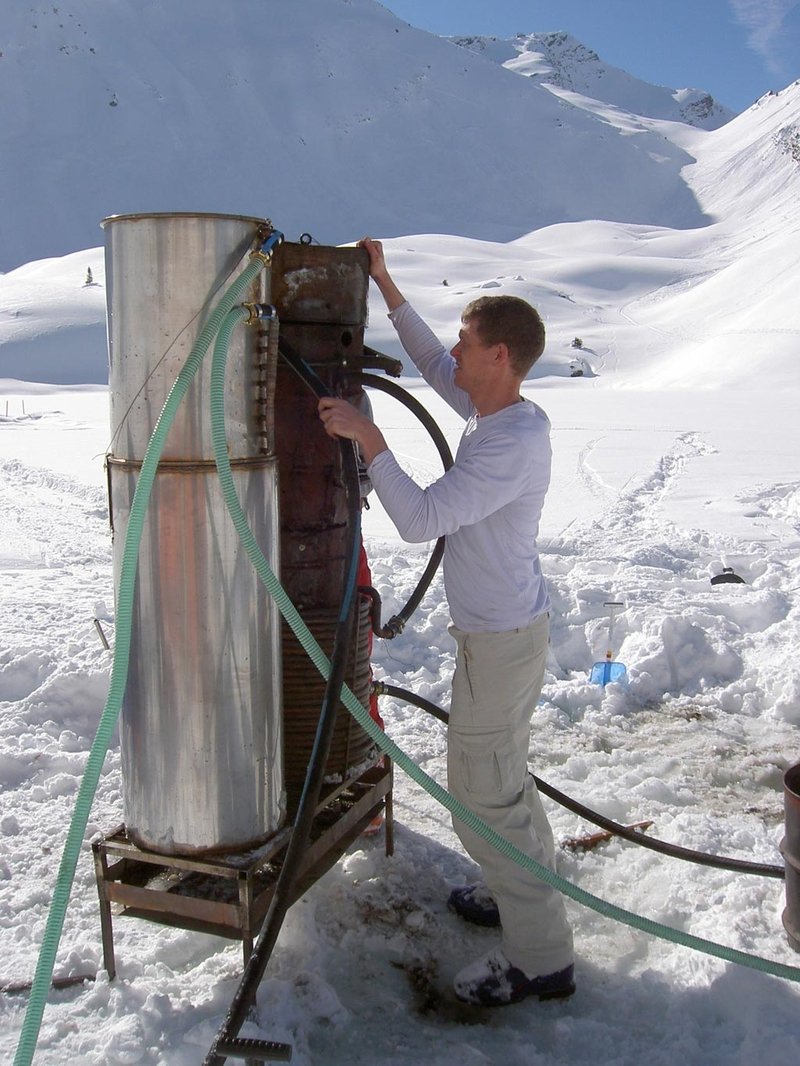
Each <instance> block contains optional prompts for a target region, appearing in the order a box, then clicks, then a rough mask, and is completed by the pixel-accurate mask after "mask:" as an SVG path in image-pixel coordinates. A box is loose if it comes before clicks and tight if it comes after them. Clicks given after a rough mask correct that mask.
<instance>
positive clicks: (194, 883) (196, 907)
mask: <svg viewBox="0 0 800 1066" xmlns="http://www.w3.org/2000/svg"><path fill="white" fill-rule="evenodd" d="M382 810H384V811H385V826H384V831H385V844H386V854H387V855H391V854H393V852H394V819H393V811H392V765H391V762H390V760H389V759H388V758H384V759H382V760H380V761H379V762H377V763H375V764H374V765H372V766H371V767H369V768H368V769H367V770H366V771H364V772H363V773H361V774H360V775H358V776H356V777H354V778H352V779H350V780H348V781H345V782H343V783H341V784H339V785H334V786H332V787H330V788H326V789H325V791H324V794H323V795H322V796H321V797H320V802H319V805H318V807H317V812H316V815H315V819H314V824H313V827H312V831H311V836H310V839H309V843H308V848H307V851H306V854H305V856H304V859H303V863H302V865H301V867H300V869H299V871H298V877H297V880H296V882H295V885H294V890H293V893H292V895H293V898H292V902H293V903H294V902H296V901H297V900H298V899H299V898H300V897H301V896H302V895H303V894H304V893H305V892H306V891H307V890H308V889H309V888H310V887H311V885H312V884H314V882H315V881H317V880H319V878H320V877H322V875H323V874H324V873H325V872H326V871H327V870H329V869H330V868H331V867H332V866H333V865H334V864H335V863H336V862H337V861H338V860H339V858H340V857H341V856H342V855H343V854H344V852H345V850H346V849H347V848H348V847H349V845H350V844H351V843H352V842H353V841H354V840H355V839H356V838H357V837H358V836H359V835H360V834H361V833H362V832H363V831H364V829H365V828H366V826H367V825H369V823H370V822H371V821H372V820H373V818H375V817H376V816H377V815H378V814H380V812H381V811H382ZM291 834H292V828H291V826H288V827H285V828H283V829H281V830H279V831H278V832H277V833H276V834H275V835H274V836H272V837H271V838H270V839H269V840H268V841H267V842H266V843H264V844H262V845H261V846H260V847H258V848H255V849H253V850H251V851H248V852H246V853H244V854H224V855H202V856H198V857H196V858H195V857H192V856H185V855H162V854H159V853H157V852H154V851H146V850H144V849H142V848H139V847H137V846H136V845H135V844H132V843H131V842H130V841H129V840H128V839H127V837H126V834H125V827H124V826H119V827H117V829H115V830H114V831H113V832H112V833H110V834H109V835H108V836H106V837H103V838H102V839H101V840H98V841H95V842H94V843H93V844H92V851H93V852H94V865H95V874H96V876H97V893H98V896H99V898H100V928H101V933H102V939H103V965H104V967H105V969H106V971H107V973H108V976H109V978H110V979H112V980H113V978H114V977H115V975H116V959H115V955H114V931H113V926H112V910H111V905H112V903H113V904H116V905H118V907H119V908H120V909H119V910H118V911H117V914H118V915H130V916H132V917H136V918H146V919H148V920H149V921H152V922H157V923H159V924H161V925H169V926H173V927H177V928H180V929H194V930H197V931H198V932H204V933H213V934H214V935H216V936H222V937H227V938H228V939H231V940H241V941H242V951H243V955H244V963H245V965H246V964H247V960H248V959H249V958H250V955H251V953H252V950H253V940H254V937H255V936H256V935H257V933H258V930H259V928H260V927H261V924H262V922H263V920H264V917H265V915H266V913H267V910H268V908H269V904H270V900H271V898H272V895H273V892H274V887H275V882H276V881H277V878H278V873H279V872H280V868H281V863H282V861H283V854H284V852H285V850H286V847H287V845H288V843H289V840H290V838H291Z"/></svg>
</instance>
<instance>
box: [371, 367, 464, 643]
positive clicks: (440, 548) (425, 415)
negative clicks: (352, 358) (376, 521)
mask: <svg viewBox="0 0 800 1066" xmlns="http://www.w3.org/2000/svg"><path fill="white" fill-rule="evenodd" d="M354 378H355V380H356V381H358V382H360V383H361V384H362V385H368V386H369V387H370V388H373V389H378V391H379V392H385V393H387V394H388V395H389V396H393V397H394V399H396V400H399V401H400V403H402V404H403V405H404V406H405V407H407V408H408V409H409V411H411V413H412V414H414V415H415V416H416V417H417V418H418V419H419V421H420V422H421V423H422V425H423V426H424V427H425V429H427V431H428V433H429V435H430V437H431V440H432V441H433V443H434V445H435V446H436V450H437V451H438V453H439V457H440V458H441V460H442V466H443V467H444V469H445V470H449V469H450V467H451V466H452V465H453V455H452V453H451V451H450V447H449V445H448V443H447V440H446V439H445V436H444V434H443V433H442V431H441V429H440V428H439V426H438V425H437V424H436V422H435V421H434V420H433V418H432V417H431V415H430V413H429V412H428V411H426V410H425V408H424V407H423V406H422V404H421V403H420V402H419V400H417V399H415V398H414V397H413V396H412V395H411V394H410V393H409V392H406V390H405V389H403V388H401V387H400V386H399V385H397V384H395V382H394V381H389V380H388V379H387V378H381V377H378V375H377V374H356V375H354ZM443 554H444V537H439V539H438V540H437V541H436V544H435V545H434V547H433V551H432V552H431V556H430V559H429V560H428V565H427V566H426V567H425V569H424V571H423V572H422V576H421V577H420V579H419V581H418V582H417V586H416V588H415V589H414V591H413V592H412V593H411V595H410V596H409V598H408V602H407V603H406V605H405V607H403V609H402V610H401V611H398V613H397V614H395V615H393V616H392V617H391V618H390V619H389V621H388V622H387V623H386V625H381V621H380V602H381V601H380V597H379V596H378V593H377V592H376V591H375V590H374V589H371V590H365V591H369V595H370V596H371V598H372V629H373V632H374V633H375V634H376V635H377V636H379V637H384V638H386V639H388V640H391V639H392V638H393V637H396V636H397V635H398V633H402V631H403V630H404V629H405V626H406V622H408V620H409V618H410V617H411V615H412V614H413V613H414V611H416V609H417V608H418V607H419V605H420V603H421V602H422V598H423V596H424V595H425V593H426V592H427V591H428V588H429V586H430V583H431V581H432V580H433V575H434V574H435V573H436V571H437V570H438V569H439V563H440V562H441V561H442V555H443Z"/></svg>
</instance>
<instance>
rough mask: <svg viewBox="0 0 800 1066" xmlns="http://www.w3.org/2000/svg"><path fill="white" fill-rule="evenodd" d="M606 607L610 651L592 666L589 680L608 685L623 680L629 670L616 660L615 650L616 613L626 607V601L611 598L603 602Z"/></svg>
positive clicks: (596, 683)
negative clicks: (603, 659)
mask: <svg viewBox="0 0 800 1066" xmlns="http://www.w3.org/2000/svg"><path fill="white" fill-rule="evenodd" d="M603 606H604V607H608V651H607V652H606V657H605V661H604V662H600V663H595V664H594V666H593V667H592V672H591V674H590V675H589V680H590V681H591V683H592V684H593V685H603V686H605V685H607V684H608V683H609V682H610V681H622V680H623V679H624V678H625V676H626V674H627V670H626V669H625V664H624V663H617V662H614V652H613V650H612V649H613V638H614V615H615V613H616V611H617V610H618V609H619V608H620V607H624V606H625V604H624V603H617V602H616V601H612V600H609V601H607V602H606V603H604V604H603Z"/></svg>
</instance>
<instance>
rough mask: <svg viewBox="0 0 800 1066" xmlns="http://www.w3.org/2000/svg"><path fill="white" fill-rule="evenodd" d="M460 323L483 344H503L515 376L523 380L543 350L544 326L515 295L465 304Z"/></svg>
mask: <svg viewBox="0 0 800 1066" xmlns="http://www.w3.org/2000/svg"><path fill="white" fill-rule="evenodd" d="M461 321H462V322H463V323H464V324H465V325H466V324H468V323H469V325H470V326H471V327H472V328H473V329H475V330H476V331H477V334H478V337H479V338H480V340H481V341H482V342H483V344H485V345H487V346H489V345H492V344H505V346H506V347H507V348H508V358H509V362H510V363H511V366H512V368H513V369H514V371H515V373H516V374H518V376H519V377H520V378H524V377H525V376H526V375H527V373H528V371H529V370H530V368H531V367H532V366H533V364H534V363H535V362H536V360H537V359H538V358H539V356H540V355H541V354H542V352H543V351H544V324H543V323H542V320H541V318H540V317H539V313H538V311H536V309H535V308H533V307H531V305H530V304H529V303H527V301H525V300H521V299H520V298H519V297H518V296H480V297H478V299H477V300H473V301H472V302H471V303H469V304H467V306H466V307H465V308H464V311H463V313H462V315H461Z"/></svg>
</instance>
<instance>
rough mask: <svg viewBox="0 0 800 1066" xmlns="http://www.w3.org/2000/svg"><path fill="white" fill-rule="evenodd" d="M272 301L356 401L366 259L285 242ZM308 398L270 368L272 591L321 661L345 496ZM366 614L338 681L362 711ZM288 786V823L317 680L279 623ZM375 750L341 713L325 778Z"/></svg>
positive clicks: (311, 728) (343, 539)
mask: <svg viewBox="0 0 800 1066" xmlns="http://www.w3.org/2000/svg"><path fill="white" fill-rule="evenodd" d="M272 278H273V284H272V302H273V304H274V305H275V307H276V309H277V312H278V318H279V321H280V335H281V338H282V339H285V340H286V341H287V342H288V344H289V345H290V346H291V348H292V349H293V350H294V351H295V352H297V354H298V355H300V356H301V357H302V358H303V359H304V360H305V361H306V362H307V363H308V364H310V366H311V367H312V368H313V370H314V371H315V373H316V374H317V375H318V377H319V378H320V379H321V380H322V382H323V384H324V385H325V386H326V387H327V388H328V390H329V391H330V392H332V393H334V394H335V395H338V396H345V397H347V398H350V399H357V398H358V396H359V395H360V393H361V389H360V387H359V386H358V385H352V384H350V383H349V381H348V370H352V369H356V368H357V367H355V366H354V365H353V364H357V362H358V359H359V358H360V356H361V355H362V354H363V344H364V327H365V325H366V318H367V291H368V286H369V267H368V256H367V253H366V252H365V251H364V249H361V248H332V247H323V246H319V245H308V244H291V243H284V244H282V245H281V246H280V248H278V249H277V251H276V253H275V256H274V259H273V273H272ZM317 402H318V400H317V397H316V395H315V394H314V393H313V392H312V390H311V389H310V388H309V387H308V385H307V384H305V383H304V382H303V381H301V380H300V378H299V377H298V375H297V374H296V373H295V372H294V371H293V370H292V369H291V368H290V367H289V366H288V365H287V364H286V363H285V362H284V361H283V360H281V361H280V362H279V365H278V373H277V383H276V404H275V437H276V452H277V457H278V481H279V499H280V527H281V533H280V537H281V583H282V584H283V586H284V588H285V589H286V591H287V593H288V595H289V597H290V599H291V600H292V602H293V603H294V605H295V607H296V608H297V610H298V611H299V613H300V615H301V616H302V617H303V620H304V621H305V622H306V624H307V625H308V627H309V629H310V630H311V632H312V633H313V634H314V636H315V637H316V639H317V640H318V641H319V643H320V645H321V646H322V648H323V650H324V651H325V653H326V654H327V655H328V656H329V657H330V655H331V652H332V650H333V637H334V632H335V629H336V622H337V619H338V615H339V609H340V605H341V603H342V598H343V595H344V587H345V580H346V576H347V569H348V568H349V564H350V557H349V549H348V544H349V533H348V528H347V497H346V489H345V480H344V470H343V464H342V453H341V446H340V445H339V443H338V442H337V441H335V440H332V439H331V438H330V437H329V436H328V435H327V433H325V430H324V429H323V427H322V423H321V422H320V420H319V417H318V415H317ZM368 641H369V617H368V609H367V607H366V605H365V604H363V603H359V604H358V606H357V610H356V611H355V613H354V631H353V635H352V639H351V645H350V651H349V656H348V667H347V670H346V673H345V681H346V683H347V684H348V686H349V687H350V688H351V689H352V690H353V692H354V693H355V695H356V696H357V697H358V698H359V700H361V702H362V703H363V704H364V706H365V707H366V706H368V702H369V685H370V670H369V650H368V647H369V645H368ZM282 659H283V670H284V679H285V680H284V693H283V714H284V719H283V723H284V759H285V778H284V780H285V787H286V791H287V803H288V809H289V812H290V814H291V813H292V812H293V811H294V809H295V808H296V806H297V803H298V800H299V797H300V793H301V791H302V786H303V782H304V780H305V774H306V769H307V766H308V762H309V757H310V754H311V749H312V747H313V743H314V737H315V733H316V728H317V722H318V719H319V712H320V707H321V703H322V696H323V693H324V689H325V682H324V680H323V678H322V677H321V675H320V674H319V672H318V671H317V669H316V667H315V666H314V665H313V664H312V663H311V661H310V660H309V659H308V657H307V655H306V653H305V652H304V651H303V649H302V648H301V647H300V645H299V643H298V641H297V639H296V638H295V637H294V635H293V633H292V632H291V631H290V629H289V628H288V626H287V625H286V624H285V623H284V625H283V633H282ZM374 753H375V745H374V743H373V742H372V741H371V740H370V738H369V737H368V735H367V734H366V733H365V732H364V730H363V729H361V728H360V727H359V726H358V725H357V724H356V722H355V720H354V719H353V717H352V715H350V713H349V712H348V711H347V709H346V708H345V707H344V706H343V705H340V706H339V710H338V713H337V719H336V726H335V731H334V736H333V740H332V743H331V750H330V755H329V758H328V763H327V766H326V777H327V778H328V779H329V780H345V779H346V778H347V777H348V776H349V774H350V772H351V771H353V770H355V769H357V768H359V767H362V766H363V765H364V764H365V763H366V762H367V761H368V760H369V759H370V758H372V757H374Z"/></svg>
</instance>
